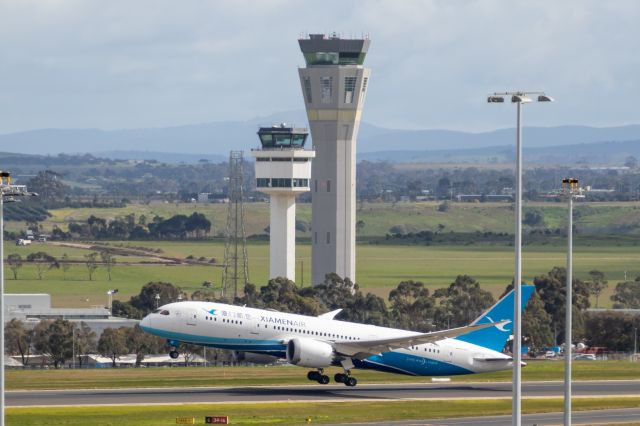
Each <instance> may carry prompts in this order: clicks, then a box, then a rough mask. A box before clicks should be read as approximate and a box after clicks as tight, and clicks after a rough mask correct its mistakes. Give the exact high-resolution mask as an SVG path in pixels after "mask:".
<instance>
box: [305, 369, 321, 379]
mask: <svg viewBox="0 0 640 426" xmlns="http://www.w3.org/2000/svg"><path fill="white" fill-rule="evenodd" d="M320 376H321V374H320V373H319V372H317V371H309V372H308V373H307V379H309V380H311V381H312V382H319V381H320Z"/></svg>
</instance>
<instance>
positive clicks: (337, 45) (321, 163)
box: [298, 34, 370, 284]
mask: <svg viewBox="0 0 640 426" xmlns="http://www.w3.org/2000/svg"><path fill="white" fill-rule="evenodd" d="M299 43H300V49H301V50H302V53H303V54H304V57H305V61H306V64H307V66H306V68H300V69H299V70H298V72H299V75H300V84H301V88H302V93H303V96H304V100H305V106H306V109H307V117H308V119H309V127H310V130H311V135H312V138H313V145H314V148H315V150H316V158H315V159H314V163H313V167H312V171H311V193H312V225H311V228H312V269H313V283H314V284H319V283H321V282H323V281H324V277H325V275H326V274H328V273H331V272H335V273H337V274H338V275H340V276H341V277H343V278H347V277H348V278H350V279H351V280H353V281H355V279H356V277H355V275H356V258H355V239H356V234H355V224H356V193H355V181H356V139H357V135H358V128H359V126H360V117H361V114H362V106H363V105H364V100H365V95H366V91H367V84H368V81H369V74H370V70H369V69H367V68H364V67H363V66H362V63H363V62H364V58H365V56H366V52H367V50H368V48H369V40H344V39H340V38H338V37H329V38H327V37H325V36H323V35H317V34H312V35H311V36H310V37H309V39H304V40H299Z"/></svg>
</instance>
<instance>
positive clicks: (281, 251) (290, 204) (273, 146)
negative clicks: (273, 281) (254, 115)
mask: <svg viewBox="0 0 640 426" xmlns="http://www.w3.org/2000/svg"><path fill="white" fill-rule="evenodd" d="M307 134H308V133H307V130H306V129H296V128H291V127H286V126H285V125H284V124H283V125H280V126H273V127H263V128H261V129H260V131H259V132H258V136H259V137H260V143H261V145H262V148H261V149H259V150H252V151H251V155H252V156H253V157H254V158H255V159H256V163H255V168H256V169H255V170H256V189H257V190H258V191H260V192H264V193H265V194H268V195H269V196H270V204H271V208H270V230H269V278H277V277H286V278H288V279H290V280H292V281H295V279H296V276H295V260H296V229H295V223H296V195H299V194H302V193H304V192H307V191H309V178H310V177H311V160H312V159H313V157H314V156H315V153H314V151H309V150H305V149H304V143H305V140H306V138H307Z"/></svg>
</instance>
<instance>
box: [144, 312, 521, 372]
mask: <svg viewBox="0 0 640 426" xmlns="http://www.w3.org/2000/svg"><path fill="white" fill-rule="evenodd" d="M140 325H141V327H142V328H143V329H144V330H145V331H147V332H149V333H151V334H154V335H157V336H160V337H163V338H166V339H167V340H169V341H172V342H175V343H176V344H177V343H179V342H185V343H193V344H198V345H204V346H212V347H217V348H224V349H231V350H238V351H247V352H254V353H262V354H270V355H274V356H277V357H281V358H285V357H286V355H285V352H286V348H287V342H289V341H290V340H291V339H294V338H299V339H311V340H313V341H318V342H324V343H327V344H331V345H339V344H349V343H353V344H355V345H357V342H358V341H369V340H377V339H385V338H396V337H407V336H413V335H419V334H421V333H417V332H412V331H406V330H400V329H393V328H386V327H378V326H374V325H366V324H358V323H352V322H345V321H338V320H334V319H328V318H321V317H311V316H304V315H295V314H287V313H283V312H277V311H271V310H264V309H253V308H248V307H240V306H233V305H226V304H221V303H211V302H178V303H171V304H168V305H164V306H162V307H161V308H160V309H158V310H157V311H156V312H155V313H152V314H149V315H148V316H147V317H145V318H144V319H143V320H142V322H141V324H140ZM511 361H512V360H511V357H509V356H508V355H505V354H503V353H501V352H497V351H494V350H491V349H487V348H484V347H482V346H478V345H475V344H471V343H468V342H465V341H462V340H457V339H455V338H454V339H443V340H440V341H437V342H435V343H428V344H422V345H417V346H410V347H407V348H403V349H395V350H391V351H388V352H382V353H380V354H377V355H371V356H367V357H366V358H364V359H355V358H354V359H353V363H354V366H355V367H356V368H371V369H377V370H382V371H388V372H395V373H403V374H410V375H428V376H437V375H455V374H469V373H481V372H488V371H497V370H502V369H506V368H510V366H511V365H512V364H511Z"/></svg>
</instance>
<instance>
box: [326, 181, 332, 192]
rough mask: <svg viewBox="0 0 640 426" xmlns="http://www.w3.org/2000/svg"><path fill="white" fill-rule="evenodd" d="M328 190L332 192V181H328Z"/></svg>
mask: <svg viewBox="0 0 640 426" xmlns="http://www.w3.org/2000/svg"><path fill="white" fill-rule="evenodd" d="M327 192H331V181H330V180H328V181H327Z"/></svg>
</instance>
